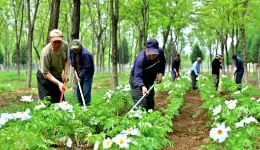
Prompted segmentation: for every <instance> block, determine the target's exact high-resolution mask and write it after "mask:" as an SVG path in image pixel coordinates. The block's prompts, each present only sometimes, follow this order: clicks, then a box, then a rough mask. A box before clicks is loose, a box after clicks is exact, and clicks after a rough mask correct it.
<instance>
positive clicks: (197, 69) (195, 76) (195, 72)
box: [191, 57, 201, 90]
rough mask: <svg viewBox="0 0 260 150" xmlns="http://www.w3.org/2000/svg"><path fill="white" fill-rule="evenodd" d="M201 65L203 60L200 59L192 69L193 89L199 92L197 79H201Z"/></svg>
mask: <svg viewBox="0 0 260 150" xmlns="http://www.w3.org/2000/svg"><path fill="white" fill-rule="evenodd" d="M200 64H201V58H200V57H198V58H197V60H196V61H195V62H194V63H193V64H192V67H191V81H192V89H193V90H197V85H196V83H197V79H198V77H199V73H200Z"/></svg>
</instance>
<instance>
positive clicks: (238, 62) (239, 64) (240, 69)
mask: <svg viewBox="0 0 260 150" xmlns="http://www.w3.org/2000/svg"><path fill="white" fill-rule="evenodd" d="M232 59H233V61H234V65H235V66H236V70H235V72H234V76H235V77H236V84H237V85H238V87H237V89H238V90H241V89H242V78H243V74H244V64H243V61H242V59H241V58H240V57H237V55H233V56H232Z"/></svg>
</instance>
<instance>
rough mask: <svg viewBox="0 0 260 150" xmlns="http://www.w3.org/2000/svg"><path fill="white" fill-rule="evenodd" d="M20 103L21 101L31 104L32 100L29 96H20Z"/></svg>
mask: <svg viewBox="0 0 260 150" xmlns="http://www.w3.org/2000/svg"><path fill="white" fill-rule="evenodd" d="M20 101H22V102H32V101H33V99H32V96H31V95H30V96H22V97H21V99H20Z"/></svg>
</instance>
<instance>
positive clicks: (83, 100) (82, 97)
mask: <svg viewBox="0 0 260 150" xmlns="http://www.w3.org/2000/svg"><path fill="white" fill-rule="evenodd" d="M74 73H75V75H76V78H77V82H78V86H79V91H80V95H81V99H82V102H83V106H84V108H86V104H85V99H84V96H83V93H82V89H81V85H80V82H79V80H78V78H79V77H78V74H77V71H76V70H75V71H74Z"/></svg>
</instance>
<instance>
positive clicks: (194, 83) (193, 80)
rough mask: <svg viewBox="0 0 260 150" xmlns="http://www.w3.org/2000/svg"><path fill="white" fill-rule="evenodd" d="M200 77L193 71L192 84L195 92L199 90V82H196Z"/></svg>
mask: <svg viewBox="0 0 260 150" xmlns="http://www.w3.org/2000/svg"><path fill="white" fill-rule="evenodd" d="M197 77H198V76H197V75H196V74H195V73H194V71H191V84H192V89H193V90H196V89H197V85H196V83H197V80H196V78H197Z"/></svg>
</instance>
